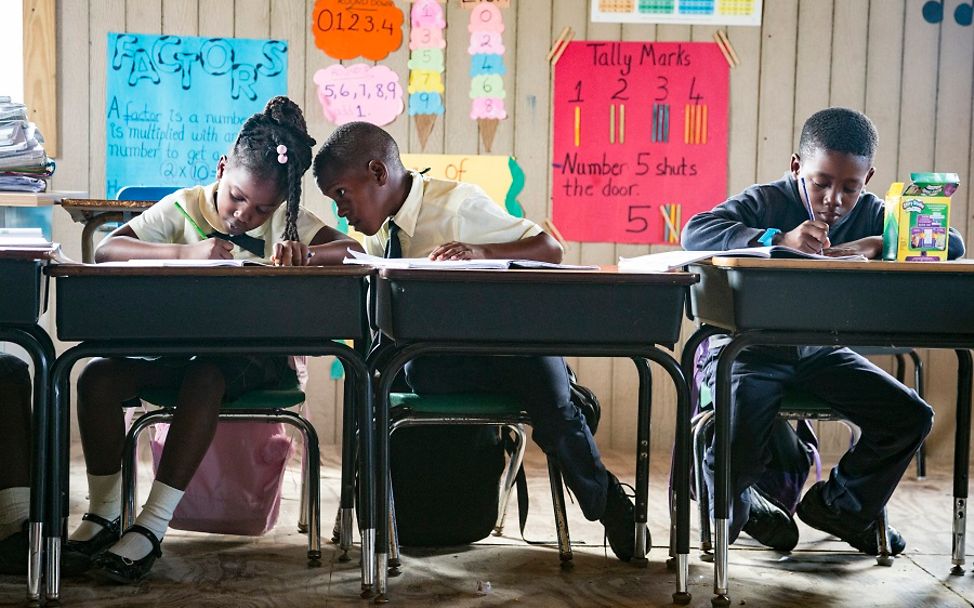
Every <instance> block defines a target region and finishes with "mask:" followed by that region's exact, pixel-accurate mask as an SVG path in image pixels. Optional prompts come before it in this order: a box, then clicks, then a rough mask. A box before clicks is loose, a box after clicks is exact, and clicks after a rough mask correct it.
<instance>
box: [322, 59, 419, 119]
mask: <svg viewBox="0 0 974 608" xmlns="http://www.w3.org/2000/svg"><path fill="white" fill-rule="evenodd" d="M314 81H315V84H316V85H318V101H319V102H320V103H321V110H322V112H323V113H324V115H325V118H327V119H328V120H329V121H331V122H333V123H335V124H336V125H343V124H345V123H346V122H352V121H354V120H363V121H365V122H370V123H372V124H374V125H380V126H381V125H387V124H389V123H390V122H392V121H393V120H395V119H396V116H399V115H400V114H402V110H403V101H402V85H401V84H399V74H397V73H395V72H393V71H392V70H390V69H389V68H388V67H386V66H384V65H369V64H367V63H356V64H354V65H350V66H347V67H346V66H344V65H341V64H337V63H336V64H335V65H330V66H328V67H327V68H325V69H323V70H318V71H317V72H315V75H314Z"/></svg>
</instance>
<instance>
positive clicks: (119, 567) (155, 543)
mask: <svg viewBox="0 0 974 608" xmlns="http://www.w3.org/2000/svg"><path fill="white" fill-rule="evenodd" d="M129 532H134V533H136V534H141V535H142V536H144V537H146V538H147V539H149V542H150V543H152V551H150V552H149V554H148V555H146V556H145V557H143V558H142V559H137V560H131V559H128V558H127V557H122V556H121V555H116V554H114V553H112V552H111V551H105V552H104V553H102V554H101V555H99V556H97V557H96V558H95V559H93V560H92V561H91V570H90V571H89V574H90V575H91V576H92V577H94V578H96V579H98V580H103V581H108V582H112V583H121V584H124V585H130V584H132V583H138V582H139V581H141V580H142V579H144V578H145V577H146V576H148V574H149V570H151V569H152V564H154V563H155V561H156V558H159V557H162V548H161V547H160V543H159V539H158V538H156V535H155V534H153V533H152V531H151V530H149V529H148V528H146V527H144V526H140V525H139V524H135V525H134V526H132V527H131V528H129V529H128V530H126V531H125V534H128V533H129Z"/></svg>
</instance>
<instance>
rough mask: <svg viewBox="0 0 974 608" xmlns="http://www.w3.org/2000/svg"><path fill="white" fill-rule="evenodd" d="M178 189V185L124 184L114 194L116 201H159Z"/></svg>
mask: <svg viewBox="0 0 974 608" xmlns="http://www.w3.org/2000/svg"><path fill="white" fill-rule="evenodd" d="M176 190H179V187H178V186H124V187H122V188H119V190H118V192H117V193H116V194H115V200H117V201H159V200H162V199H163V198H164V197H165V196H166V195H168V194H172V193H173V192H175V191H176Z"/></svg>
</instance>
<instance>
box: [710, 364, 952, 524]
mask: <svg viewBox="0 0 974 608" xmlns="http://www.w3.org/2000/svg"><path fill="white" fill-rule="evenodd" d="M720 348H721V347H719V346H718V347H716V348H712V349H711V351H710V353H709V355H708V357H707V359H706V361H705V363H704V370H703V371H704V378H705V381H706V382H708V384H709V385H710V386H711V388H712V389H713V388H714V387H713V381H714V378H715V377H716V368H717V356H718V355H719V352H720ZM731 376H732V388H731V401H732V405H731V438H730V439H731V496H733V501H734V502H733V505H732V509H731V514H730V518H731V521H730V528H731V532H730V540H731V542H733V540H734V539H736V538H737V535H738V533H739V532H740V530H741V528H742V527H743V525H744V524H745V523H746V522H747V518H748V514H749V504H748V501H747V494H748V493H747V488H748V487H749V486H750V485H751V484H753V483H754V482H755V481H757V479H758V477H760V476H761V474H762V473H763V472H764V471H765V468H766V467H767V465H768V463H769V459H770V453H769V450H768V439H769V437H770V433H771V425H772V422H773V421H774V419H775V416H776V415H777V413H778V409H779V408H780V406H781V399H782V395H783V393H784V391H785V389H786V388H788V387H791V386H794V387H800V388H802V389H804V390H806V391H807V392H809V393H811V394H813V395H815V396H816V397H818V398H820V399H822V400H823V401H825V402H827V403H829V404H830V405H831V406H832V408H833V409H834V410H835V411H836V412H838V413H839V414H840V415H841V416H842V417H843V418H846V419H848V420H849V421H850V422H852V423H853V424H855V425H856V426H858V427H859V428H860V429H861V430H862V437H860V439H859V442H858V443H857V444H856V445H855V446H854V447H853V448H851V449H850V450H849V451H848V452H846V453H845V454H844V455H843V456H842V459H841V460H840V461H839V463H838V465H837V466H836V467H835V468H833V469H832V472H831V475H830V476H829V480H828V482H827V483H826V486H825V492H824V498H825V501H826V503H827V504H829V505H830V506H832V507H833V508H834V509H837V510H839V511H840V512H841V513H842V514H843V515H844V516H845V517H847V518H848V520H849V521H850V522H851V523H854V524H856V525H857V526H858V525H861V527H862V528H863V529H865V528H866V527H867V526H868V525H869V524H870V523H872V522H873V521H874V520H875V519H876V517H877V516H878V515H879V513H880V511H881V510H882V509H883V507H884V506H885V505H886V502H887V501H888V500H889V498H890V496H891V495H892V494H893V490H894V489H895V488H896V484H897V483H899V480H900V478H901V477H902V476H903V473H904V472H905V471H906V468H907V467H908V466H909V464H910V461H911V460H912V459H913V455H914V453H915V452H916V450H917V448H918V447H919V446H920V444H921V443H922V442H923V439H924V438H925V437H926V436H927V433H929V432H930V428H931V426H932V424H933V410H932V409H931V408H930V406H929V405H928V404H927V403H926V402H925V401H923V400H922V399H920V397H919V396H918V395H917V394H916V392H915V391H913V390H912V389H909V388H907V387H906V386H904V385H903V384H901V383H899V382H897V381H896V379H895V378H893V377H892V376H890V375H889V374H887V373H886V372H885V371H883V370H882V369H880V368H878V367H876V366H875V365H873V364H872V363H870V362H869V360H867V359H866V358H865V357H863V356H862V355H859V354H857V353H855V352H853V351H851V350H849V349H848V348H836V347H819V346H816V347H761V346H757V347H750V348H747V349H745V350H744V351H743V352H741V353H740V355H739V356H738V357H737V359H736V360H735V361H734V365H733V369H732V374H731ZM713 470H714V456H713V446H711V449H710V450H708V452H707V458H706V466H705V467H704V472H705V477H706V480H707V484H708V486H709V488H710V496H711V497H713V496H714V491H713V490H714V486H713Z"/></svg>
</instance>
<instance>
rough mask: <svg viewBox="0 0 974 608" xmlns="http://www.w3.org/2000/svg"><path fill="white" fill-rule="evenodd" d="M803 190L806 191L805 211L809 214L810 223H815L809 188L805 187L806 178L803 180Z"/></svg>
mask: <svg viewBox="0 0 974 608" xmlns="http://www.w3.org/2000/svg"><path fill="white" fill-rule="evenodd" d="M802 190H804V191H805V211H807V212H808V219H809V221H812V222H814V221H815V212H814V211H812V199H810V198H808V186H807V185H805V178H804V177H803V178H802Z"/></svg>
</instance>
